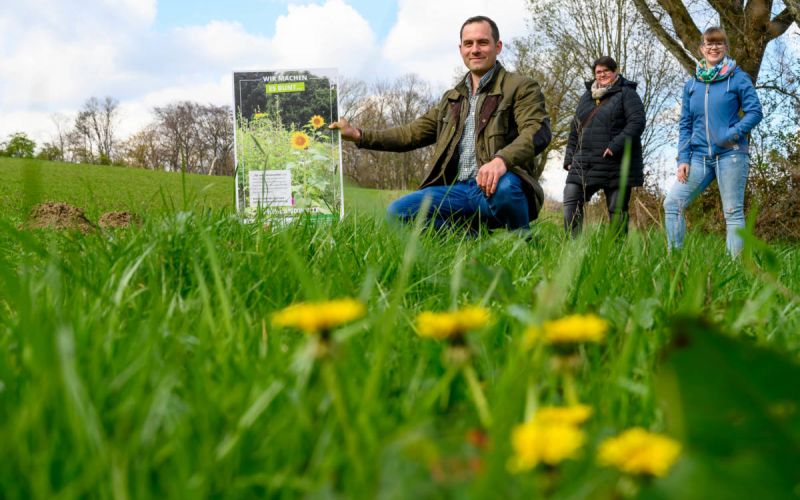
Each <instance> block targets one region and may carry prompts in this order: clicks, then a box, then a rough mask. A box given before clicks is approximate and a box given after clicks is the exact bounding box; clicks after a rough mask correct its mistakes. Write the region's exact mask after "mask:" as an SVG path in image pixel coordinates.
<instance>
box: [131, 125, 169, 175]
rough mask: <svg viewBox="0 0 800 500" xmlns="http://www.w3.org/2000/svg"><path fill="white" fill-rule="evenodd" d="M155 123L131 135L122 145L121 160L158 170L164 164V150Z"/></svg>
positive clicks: (133, 165) (134, 165)
mask: <svg viewBox="0 0 800 500" xmlns="http://www.w3.org/2000/svg"><path fill="white" fill-rule="evenodd" d="M159 136H160V132H159V129H158V126H157V125H156V124H150V125H148V126H146V127H145V128H143V129H142V130H140V131H138V132H136V133H134V134H133V135H131V136H130V137H129V138H128V139H127V140H126V141H125V142H124V143H123V145H122V148H121V149H122V156H123V161H124V162H125V164H126V165H129V166H131V167H140V168H145V169H147V170H160V169H162V168H163V166H164V165H165V163H166V162H165V159H164V150H163V147H162V144H161V140H160V137H159Z"/></svg>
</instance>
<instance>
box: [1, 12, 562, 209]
mask: <svg viewBox="0 0 800 500" xmlns="http://www.w3.org/2000/svg"><path fill="white" fill-rule="evenodd" d="M527 3H528V2H527V0H225V1H223V0H195V1H189V0H3V7H2V9H0V142H2V141H3V140H5V139H6V138H7V137H8V136H9V135H10V134H12V133H14V132H18V131H23V132H25V133H27V134H28V135H29V136H30V137H32V138H33V139H34V140H36V141H37V142H38V143H42V142H45V141H50V140H51V138H52V137H53V136H54V133H55V130H56V128H55V125H54V118H55V117H58V116H60V117H61V119H62V120H63V119H68V120H69V121H70V122H71V120H72V119H73V118H74V116H75V114H76V112H77V111H78V110H79V109H80V108H81V106H82V104H83V103H84V102H85V101H86V100H87V99H88V98H89V97H92V96H95V97H99V98H103V97H105V96H111V97H113V98H115V99H117V100H118V101H119V103H120V107H119V111H120V114H119V120H118V126H117V130H118V136H120V137H127V136H128V135H129V134H131V133H133V132H136V131H138V130H140V129H141V128H142V127H144V126H145V125H147V124H148V123H149V122H150V121H151V120H152V110H153V108H154V107H155V106H162V105H165V104H168V103H171V102H174V101H178V100H190V101H196V102H200V103H211V104H216V105H226V104H232V100H233V90H232V85H233V84H232V73H233V71H241V70H275V69H294V68H297V69H300V68H330V67H333V68H337V69H338V71H339V74H340V75H342V76H343V77H347V78H358V79H362V80H366V81H374V80H391V79H393V78H395V77H398V76H400V75H403V74H407V73H416V74H417V75H419V76H420V77H421V78H423V79H424V80H426V81H428V82H429V83H430V84H431V85H432V87H433V88H434V89H435V91H437V92H439V91H444V90H445V89H446V88H448V87H449V86H450V84H451V83H452V80H453V76H454V75H455V74H457V73H458V71H462V70H464V67H463V64H462V62H461V59H460V56H459V53H458V41H459V35H458V33H459V28H460V27H461V23H462V22H463V21H464V19H466V18H468V17H470V16H473V15H487V16H489V17H491V18H492V19H494V20H495V21H496V22H497V24H498V25H499V27H500V35H501V39H503V40H506V41H510V40H511V39H513V38H515V37H518V36H523V35H524V34H525V33H526V29H527V19H528V10H527ZM344 168H345V169H346V168H347V165H345V166H344ZM554 176H555V177H554V178H553V179H551V181H552V182H548V183H547V184H551V183H552V186H550V189H548V190H549V191H552V192H553V193H554V194H556V192H558V191H560V189H561V187H562V186H563V175H562V174H561V173H560V172H558V170H557V169H556V170H554ZM548 177H553V176H548ZM546 187H547V186H546ZM558 194H560V193H557V195H558ZM557 197H558V198H560V196H557Z"/></svg>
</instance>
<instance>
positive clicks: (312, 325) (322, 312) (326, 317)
mask: <svg viewBox="0 0 800 500" xmlns="http://www.w3.org/2000/svg"><path fill="white" fill-rule="evenodd" d="M365 313H366V308H365V307H364V304H362V303H361V302H359V301H357V300H354V299H337V300H329V301H327V302H300V303H297V304H292V305H290V306H289V307H287V308H285V309H283V310H281V311H278V312H277V313H275V314H274V315H273V316H272V323H273V324H274V325H276V326H287V327H292V328H297V329H299V330H303V331H304V332H306V333H321V332H327V331H330V330H331V329H332V328H335V327H337V326H339V325H343V324H345V323H349V322H350V321H353V320H356V319H358V318H361V317H363V316H364V314H365Z"/></svg>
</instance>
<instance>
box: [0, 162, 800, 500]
mask: <svg viewBox="0 0 800 500" xmlns="http://www.w3.org/2000/svg"><path fill="white" fill-rule="evenodd" d="M31 165H36V164H35V163H31V164H25V163H20V162H13V161H8V160H5V161H3V162H0V172H2V173H3V176H2V177H3V178H8V177H10V175H9V172H12V173H13V175H16V176H17V178H18V179H19V180H17V181H16V182H17V184H16V186H18V187H17V190H16V191H15V190H13V189H11V188H10V187H9V186H8V183H5V182H4V184H3V186H2V189H3V190H4V191H3V204H4V210H3V211H2V212H0V457H2V459H1V460H0V497H2V498H87V497H89V498H111V497H113V498H136V499H145V498H209V497H215V498H261V497H268V498H392V499H393V498H575V499H579V498H608V499H621V498H633V497H637V496H638V497H642V498H681V499H687V498H689V499H692V498H697V499H700V498H703V499H707V498H792V497H793V496H792V495H796V491H797V490H796V488H797V484H798V477H797V468H796V464H797V463H800V444H799V443H800V395H799V394H798V391H797V389H796V386H797V381H798V380H800V368H798V364H797V360H798V356H800V336H798V332H799V331H800V298H799V297H800V292H799V291H800V249H798V248H797V246H795V245H791V246H790V245H787V246H766V245H764V244H763V243H761V242H759V241H758V240H756V239H755V238H753V237H750V236H748V237H747V243H746V252H745V255H744V256H743V259H741V260H740V261H731V260H730V259H729V258H728V257H727V256H726V254H725V248H724V246H725V245H724V240H723V239H722V238H719V237H716V236H705V235H702V234H698V233H697V232H693V233H691V234H690V237H689V238H688V242H687V247H686V248H685V249H684V250H683V251H682V252H677V253H675V254H672V255H668V254H667V252H666V248H665V245H664V241H663V234H661V233H660V232H659V231H652V232H641V231H632V233H631V234H630V235H629V236H628V238H627V239H625V240H617V239H615V238H614V237H613V235H611V234H609V233H608V232H607V231H606V227H605V226H599V227H590V228H588V229H587V231H586V232H585V233H584V235H583V236H582V237H581V238H579V239H577V240H574V241H573V240H567V239H565V238H564V235H563V230H562V228H561V227H560V226H558V225H557V224H553V223H549V222H544V223H541V224H538V225H537V226H536V227H535V228H534V230H533V232H532V234H531V238H529V239H525V238H522V237H520V236H519V235H517V234H512V233H506V232H503V231H499V232H495V233H493V234H481V235H478V236H477V237H469V238H467V237H465V236H464V235H463V234H461V233H459V232H444V233H435V232H432V231H430V230H428V229H425V228H424V227H422V226H416V227H412V226H407V227H394V226H390V225H387V224H386V223H385V221H384V218H383V213H382V208H381V207H382V206H384V205H385V203H386V201H387V200H389V199H391V198H393V197H394V196H395V194H387V193H381V192H372V191H369V190H359V189H348V191H347V193H348V198H349V203H351V204H352V205H351V206H352V207H353V208H354V209H353V210H349V211H348V215H347V216H346V217H345V218H344V219H343V220H341V221H337V222H333V223H331V224H322V225H315V224H311V223H308V222H307V221H302V220H300V221H297V222H296V223H294V224H292V225H290V226H288V227H280V228H275V227H273V228H271V229H270V228H269V227H265V225H264V224H260V223H249V224H248V223H243V222H242V221H241V220H239V218H238V217H236V216H235V215H234V214H233V213H232V212H231V211H229V210H222V209H221V208H223V207H225V206H226V203H227V202H226V201H225V200H226V198H229V197H230V179H227V178H206V177H191V176H188V177H187V185H191V186H192V187H191V191H189V192H191V193H192V194H191V196H189V197H188V198H187V199H188V200H189V201H191V203H188V202H187V208H188V209H187V210H184V209H183V203H182V199H183V198H182V194H181V189H180V176H174V178H175V179H177V181H176V182H177V183H176V184H169V185H170V186H172V187H171V188H170V189H171V191H170V192H171V193H172V194H171V195H170V196H164V197H162V196H160V195H159V194H158V193H159V191H160V188H161V186H166V185H168V184H167V183H168V182H172V180H171V179H172V178H170V181H167V180H165V177H167V176H166V175H165V174H160V177H159V175H157V174H153V173H149V172H141V171H135V170H125V169H113V168H108V169H103V168H100V167H90V166H68V165H60V164H45V163H42V164H39V168H40V172H41V173H40V174H39V178H40V179H42V181H44V179H50V180H51V182H41V184H40V186H41V187H40V188H38V189H39V191H38V192H39V193H44V192H56V191H57V190H58V189H63V193H65V196H66V195H70V196H72V198H65V199H64V201H70V202H72V203H75V204H76V205H80V206H84V207H87V210H89V211H90V213H91V214H97V213H99V212H100V211H102V210H106V209H110V208H126V209H135V208H138V209H143V210H148V211H147V216H146V217H145V222H144V224H143V225H142V226H141V227H135V228H129V229H125V230H117V231H98V232H94V233H90V234H86V235H81V234H79V233H74V232H54V231H46V230H35V231H28V230H23V229H19V227H18V221H17V219H16V217H17V216H16V215H14V213H15V210H19V209H20V208H19V207H22V206H24V204H25V196H24V194H23V193H20V192H19V190H20V189H23V186H25V183H24V182H23V181H22V180H21V179H22V178H23V174H21V173H20V172H19V170H20V169H23V170H24V169H26V168H28V167H29V166H31ZM14 169H16V170H14ZM58 169H64V170H58ZM66 169H69V170H66ZM93 169H96V170H93ZM45 172H46V174H45ZM53 172H55V173H53ZM64 172H70V173H71V174H70V175H64ZM73 172H74V174H72V173H73ZM98 172H100V173H101V174H98V175H97V176H95V175H92V174H93V173H98ZM114 173H117V174H118V175H117V176H115V175H113V174H114ZM58 174H61V175H58ZM102 176H110V181H101V180H100V179H101V178H102ZM32 177H33V176H32ZM57 179H61V181H60V182H57ZM66 179H70V180H69V182H70V183H72V185H73V186H74V187H73V188H72V189H67V188H66V187H65V186H66V184H67V181H66ZM156 179H159V180H156ZM35 182H38V181H29V183H35ZM109 183H110V184H111V186H109V185H108V184H109ZM60 184H63V185H64V187H62V186H60ZM131 184H135V186H132V185H131ZM29 186H30V184H29ZM85 186H91V189H88V188H85ZM145 186H147V187H146V188H145ZM206 186H211V187H207V188H206ZM134 187H135V189H134ZM78 189H83V191H81V192H82V193H83V196H90V197H91V198H90V199H88V198H81V197H79V196H78V195H77V194H76V192H75V190H78ZM138 189H142V190H143V191H138ZM115 192H116V193H127V194H125V195H122V196H120V198H121V199H122V198H125V197H127V200H125V199H122V200H121V201H118V200H117V197H116V196H115ZM140 192H141V193H142V196H141V198H138V197H137V196H138V194H137V193H140ZM7 197H8V198H7ZM29 197H30V195H29ZM163 198H166V199H174V200H176V201H175V202H174V204H173V203H167V204H166V205H165V204H164V203H163V201H162V200H163ZM117 203H121V204H120V205H117ZM202 207H211V208H214V209H215V210H202V209H201V208H202ZM344 297H352V298H355V299H356V300H358V301H360V302H361V303H362V304H364V306H365V313H364V316H363V317H360V318H356V319H355V320H354V321H352V322H350V323H348V324H345V325H343V326H341V327H333V328H331V329H330V330H329V331H326V332H325V334H324V335H315V334H305V333H302V332H300V331H298V330H296V329H294V328H291V327H286V326H278V325H277V324H276V323H275V322H274V321H273V318H274V315H275V313H276V312H278V311H280V310H281V309H283V308H285V307H287V306H288V305H290V304H293V303H297V302H303V301H320V300H325V299H333V298H344ZM467 305H480V306H482V307H484V308H486V309H487V310H488V311H489V315H490V316H491V321H490V322H489V324H487V325H484V326H479V327H476V328H473V329H471V330H470V331H468V332H466V333H465V335H464V336H463V337H460V338H459V337H457V338H455V339H451V340H432V339H430V338H424V337H422V336H420V335H419V332H420V331H421V330H420V328H418V326H417V316H418V315H419V314H420V313H422V312H425V311H447V310H452V309H455V308H459V307H463V306H467ZM587 313H591V314H595V315H597V316H599V317H600V318H602V319H603V321H604V322H606V324H607V326H608V328H607V332H606V334H605V337H604V338H603V339H602V341H600V342H598V343H591V342H590V343H581V344H578V345H573V346H571V347H565V346H561V347H558V346H548V345H544V344H542V343H541V342H531V341H530V338H529V336H528V334H527V333H526V331H527V330H528V329H529V327H535V328H539V329H542V328H547V323H546V322H547V321H550V320H556V319H559V318H563V317H565V316H570V315H573V314H587ZM319 314H322V313H316V314H311V315H310V316H309V317H318V315H319ZM578 330H580V328H578ZM328 334H330V336H329V337H328ZM326 338H327V339H328V340H325V339H326ZM526 339H527V340H526ZM323 346H324V347H326V348H325V349H323V348H322V347H323ZM576 402H579V403H582V404H585V405H587V406H589V407H590V408H591V410H592V415H591V417H590V418H589V420H588V421H587V422H585V423H584V424H582V425H581V426H579V427H578V426H575V425H570V426H569V431H570V432H573V431H574V432H575V433H578V434H579V435H580V436H582V440H580V442H578V443H577V449H576V450H575V451H574V452H572V453H570V454H569V456H568V457H561V458H564V460H555V459H554V460H553V461H552V462H553V463H552V464H551V465H546V464H543V463H539V464H538V465H537V466H535V467H530V468H525V469H524V470H516V469H515V467H514V463H515V457H517V458H519V457H518V456H517V455H518V453H517V452H516V451H515V449H514V446H513V445H512V442H513V436H514V435H515V433H516V432H518V431H516V429H518V426H519V425H520V424H522V423H523V422H525V421H528V420H530V419H532V418H536V416H537V415H540V413H539V412H540V410H541V408H542V407H543V406H566V405H570V404H573V403H576ZM635 426H640V427H643V428H645V429H648V430H651V431H654V432H658V433H662V434H665V435H668V436H670V437H671V438H672V439H674V440H676V441H677V442H678V443H680V445H681V451H680V455H679V458H678V461H677V462H676V463H675V465H674V466H673V467H672V468H671V469H669V470H668V471H665V474H664V477H651V476H645V477H639V476H633V475H627V474H623V473H622V472H620V471H619V470H617V469H616V468H614V467H608V466H604V465H601V464H599V463H598V459H597V456H598V450H599V448H600V446H601V443H603V442H604V440H605V439H607V438H609V437H612V436H615V435H617V434H619V433H621V432H623V431H625V430H626V429H630V428H632V427H635ZM548 429H549V428H548ZM561 430H562V431H563V429H561ZM551 431H552V429H549V430H548V431H547V432H551ZM552 432H554V434H552V435H551V434H546V435H545V434H543V435H541V436H539V438H538V439H532V440H531V439H529V440H523V441H522V442H523V444H524V446H523V448H524V449H528V450H531V449H537V447H541V446H542V445H543V443H550V445H551V446H552V447H555V448H558V447H563V446H564V445H565V443H566V442H567V440H566V438H565V437H564V436H565V435H564V434H563V433H561V434H555V431H552ZM543 436H544V437H543ZM547 436H556V437H553V438H552V439H548V438H547ZM559 436H560V437H559ZM551 451H552V450H551ZM653 455H654V453H650V454H648V453H645V454H644V456H646V457H651V458H652V456H653ZM640 456H641V455H640ZM529 458H530V457H529ZM528 465H532V464H531V463H528Z"/></svg>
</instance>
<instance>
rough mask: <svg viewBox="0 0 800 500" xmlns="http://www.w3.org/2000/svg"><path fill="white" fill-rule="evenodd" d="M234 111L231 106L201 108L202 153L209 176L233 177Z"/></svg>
mask: <svg viewBox="0 0 800 500" xmlns="http://www.w3.org/2000/svg"><path fill="white" fill-rule="evenodd" d="M232 113H233V111H232V110H231V108H230V107H229V106H214V105H212V104H209V105H207V106H201V107H200V109H199V114H198V117H197V118H198V124H197V125H198V135H199V140H200V143H201V146H200V148H199V149H200V151H202V152H203V154H202V156H203V157H204V159H205V161H202V160H201V161H200V163H201V165H203V166H204V167H206V166H207V173H208V175H212V174H218V175H219V174H222V175H233V115H232Z"/></svg>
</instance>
